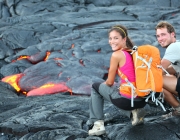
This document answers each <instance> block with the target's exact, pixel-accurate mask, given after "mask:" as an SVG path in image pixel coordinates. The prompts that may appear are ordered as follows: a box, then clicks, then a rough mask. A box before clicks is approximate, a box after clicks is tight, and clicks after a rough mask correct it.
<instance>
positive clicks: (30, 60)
mask: <svg viewBox="0 0 180 140" xmlns="http://www.w3.org/2000/svg"><path fill="white" fill-rule="evenodd" d="M0 4H1V8H0V13H1V14H0V67H1V68H0V77H1V79H3V78H5V77H7V76H12V75H18V76H19V77H18V78H16V81H15V83H16V84H17V85H18V86H19V87H20V92H17V91H16V90H15V89H14V88H12V87H11V86H10V85H9V84H7V83H4V82H3V81H2V82H0V89H1V91H0V97H1V98H0V133H1V135H0V140H75V139H76V140H119V139H125V140H157V139H164V140H169V139H171V140H178V139H180V134H179V133H180V131H179V124H180V119H179V118H171V119H168V120H161V119H160V115H162V114H164V113H165V112H164V111H163V110H162V109H161V108H160V107H159V106H155V105H154V104H150V107H151V110H150V111H149V113H148V115H147V116H146V118H145V123H144V125H140V126H136V127H132V126H131V123H130V120H129V119H128V118H126V117H125V116H123V114H122V113H121V112H120V110H118V109H117V108H115V107H114V106H112V105H111V104H109V103H108V102H105V108H104V113H107V114H108V113H109V114H110V115H109V116H110V117H108V118H106V121H105V123H106V126H105V127H106V130H107V133H106V135H103V136H101V137H95V136H94V137H92V136H88V134H87V126H86V121H87V119H88V117H89V111H88V109H89V108H88V104H89V96H90V88H91V84H92V83H94V82H97V81H98V82H103V81H104V80H105V78H106V75H107V72H108V66H109V58H110V55H111V48H110V47H109V45H108V34H107V33H108V29H109V28H110V27H111V26H113V25H116V24H122V25H124V26H126V27H127V28H128V31H129V37H130V38H131V39H132V40H133V42H134V43H135V44H136V45H142V44H151V45H154V46H156V47H158V48H159V50H160V52H161V56H163V54H164V50H163V49H162V48H161V47H160V46H159V45H158V43H157V41H156V37H155V30H154V28H155V26H156V24H157V23H158V22H159V21H160V20H166V21H169V22H170V23H172V24H173V25H174V27H175V29H176V34H177V38H179V35H180V30H179V28H178V27H179V25H180V20H179V19H180V14H179V13H180V9H179V7H180V3H179V1H178V0H166V1H164V0H103V1H101V0H68V1H66V0H51V1H45V0H36V1H34V0H19V1H15V0H0ZM22 57H23V58H22ZM117 81H118V79H117ZM47 84H54V85H56V86H54V87H52V88H45V89H44V90H42V87H44V86H45V85H47ZM56 87H61V88H56ZM23 92H24V93H25V94H23ZM28 95H29V96H28ZM32 95H39V96H32Z"/></svg>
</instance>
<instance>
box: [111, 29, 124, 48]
mask: <svg viewBox="0 0 180 140" xmlns="http://www.w3.org/2000/svg"><path fill="white" fill-rule="evenodd" d="M109 45H110V46H111V48H112V50H113V51H117V50H120V49H122V48H125V47H126V38H122V36H121V35H120V33H119V32H117V31H116V30H113V31H111V32H110V33H109Z"/></svg>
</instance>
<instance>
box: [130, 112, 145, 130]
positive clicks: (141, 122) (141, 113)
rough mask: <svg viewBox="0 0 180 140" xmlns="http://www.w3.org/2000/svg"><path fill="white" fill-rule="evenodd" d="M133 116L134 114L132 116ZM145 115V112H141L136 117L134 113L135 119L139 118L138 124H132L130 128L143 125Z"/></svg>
mask: <svg viewBox="0 0 180 140" xmlns="http://www.w3.org/2000/svg"><path fill="white" fill-rule="evenodd" d="M133 115H134V114H133ZM145 115H146V111H145V110H141V111H140V112H139V113H138V115H137V113H136V116H137V118H140V119H139V121H138V122H136V123H132V126H136V125H140V124H143V123H144V116H145Z"/></svg>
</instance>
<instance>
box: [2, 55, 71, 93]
mask: <svg viewBox="0 0 180 140" xmlns="http://www.w3.org/2000/svg"><path fill="white" fill-rule="evenodd" d="M49 55H50V52H46V57H45V58H44V61H46V60H47V59H48V57H49ZM28 58H29V56H21V57H19V58H18V59H17V60H21V59H28ZM56 59H57V58H56ZM58 60H59V59H58ZM60 60H62V59H61V58H60ZM22 76H24V74H22V73H20V74H15V75H10V76H6V77H4V78H3V79H2V82H6V83H8V84H10V85H11V86H12V87H13V88H14V89H15V90H16V91H17V92H22V93H23V94H25V95H27V96H38V95H45V94H55V93H58V92H70V94H71V95H72V90H71V89H70V88H69V87H68V86H66V84H65V83H64V82H60V83H53V82H52V83H46V84H44V85H42V86H41V87H37V88H35V89H34V88H32V90H30V91H22V89H21V87H20V86H19V85H18V83H19V80H20V79H21V77H22Z"/></svg>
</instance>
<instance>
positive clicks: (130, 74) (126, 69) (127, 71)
mask: <svg viewBox="0 0 180 140" xmlns="http://www.w3.org/2000/svg"><path fill="white" fill-rule="evenodd" d="M122 52H123V53H124V55H125V57H126V62H125V64H124V65H123V66H122V67H119V69H120V71H121V72H122V73H123V74H124V75H126V77H127V78H128V80H129V81H130V82H135V80H136V79H135V71H134V64H133V59H132V56H131V54H129V53H128V52H126V51H122ZM123 83H126V81H125V80H123V79H121V84H123ZM121 95H123V96H125V97H127V98H131V96H130V95H127V94H123V93H121Z"/></svg>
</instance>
